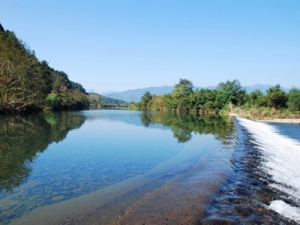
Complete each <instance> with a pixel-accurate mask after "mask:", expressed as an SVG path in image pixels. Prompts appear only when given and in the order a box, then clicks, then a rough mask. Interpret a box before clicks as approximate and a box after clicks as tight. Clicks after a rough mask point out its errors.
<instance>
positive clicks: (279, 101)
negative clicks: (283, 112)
mask: <svg viewBox="0 0 300 225" xmlns="http://www.w3.org/2000/svg"><path fill="white" fill-rule="evenodd" d="M266 97H267V100H268V105H269V106H270V107H273V108H275V109H279V108H286V106H287V100H288V96H287V94H286V93H285V92H284V91H283V90H282V89H281V88H280V85H279V84H277V85H275V86H274V87H270V88H269V89H268V90H267V96H266Z"/></svg>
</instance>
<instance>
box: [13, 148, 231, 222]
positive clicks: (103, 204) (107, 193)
mask: <svg viewBox="0 0 300 225" xmlns="http://www.w3.org/2000/svg"><path fill="white" fill-rule="evenodd" d="M220 151H221V152H222V154H220ZM231 154H232V151H230V150H224V149H222V147H221V145H219V144H215V145H212V146H207V148H206V150H205V152H204V153H203V155H201V156H200V157H199V160H198V161H197V162H195V163H193V164H192V166H190V167H188V169H185V170H184V171H182V170H180V164H179V162H181V163H182V157H183V155H180V154H179V155H177V156H176V157H175V158H173V159H172V160H170V161H168V162H165V163H163V164H161V165H158V166H157V167H155V168H153V169H152V170H150V171H148V172H147V173H146V174H143V175H139V176H135V177H132V178H129V179H127V180H124V181H121V182H119V183H118V184H115V185H112V186H108V187H106V188H103V189H101V190H98V191H95V192H93V193H90V194H87V195H84V196H80V197H77V198H74V199H70V200H67V201H63V202H60V203H57V204H52V205H47V206H44V207H40V208H36V209H34V210H32V211H31V212H30V213H29V214H27V215H25V216H23V217H21V218H19V219H17V220H14V221H12V223H11V224H31V225H35V224H38V225H42V224H44V225H49V224H64V225H67V224H89V225H90V224H110V225H119V224H197V223H198V221H199V219H201V218H202V217H203V215H204V213H205V211H206V210H207V208H208V207H209V205H210V204H211V203H212V201H213V199H214V197H215V196H216V195H218V193H219V191H220V188H221V186H222V185H223V184H225V183H226V182H227V180H228V179H229V175H230V172H231V171H232V168H231V164H230V162H229V160H228V159H229V158H230V156H231ZM166 171H167V172H166Z"/></svg>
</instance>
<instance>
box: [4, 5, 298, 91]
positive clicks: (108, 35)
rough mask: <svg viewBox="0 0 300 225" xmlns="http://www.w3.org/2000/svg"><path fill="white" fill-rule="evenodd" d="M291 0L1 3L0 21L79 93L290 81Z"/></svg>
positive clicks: (294, 47) (294, 46) (294, 36)
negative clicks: (180, 83)
mask: <svg viewBox="0 0 300 225" xmlns="http://www.w3.org/2000/svg"><path fill="white" fill-rule="evenodd" d="M299 11H300V1H298V0H290V1H279V0H273V1H260V0H253V1H239V0H231V1H221V0H219V1H216V0H203V1H196V0H191V1H177V0H165V1H159V0H151V1H150V0H148V1H146V0H127V1H122V0H110V1H96V0H87V1H84V2H83V1H78V0H66V1H57V0H51V1H50V0H45V1H34V0H32V1H22V0H10V1H4V2H2V3H1V7H0V23H1V24H2V25H3V27H4V28H5V29H8V30H10V31H13V32H15V33H16V35H17V36H18V37H19V38H21V39H22V40H23V41H24V42H25V43H27V44H28V46H29V47H30V48H31V49H32V50H34V51H35V53H36V55H37V57H38V58H39V59H40V60H46V61H47V62H49V65H50V66H51V67H53V68H55V69H56V70H62V71H64V72H66V73H67V74H68V76H69V78H70V79H71V80H73V81H75V82H78V83H81V84H82V85H83V86H84V87H85V88H86V89H87V90H94V91H97V92H105V91H110V90H115V91H123V90H128V89H136V88H144V87H151V86H153V87H160V86H164V85H168V86H172V85H174V84H176V83H177V82H178V81H179V79H180V78H185V79H188V80H190V81H192V82H193V84H194V85H195V86H198V87H205V86H216V85H217V84H218V83H219V82H222V81H226V80H233V79H237V80H239V81H240V82H241V84H242V85H243V86H246V85H254V84H270V85H275V84H280V85H281V86H283V87H287V88H291V87H293V86H295V87H299V86H300V63H299V62H300V42H299V40H300V29H299V24H300V14H299Z"/></svg>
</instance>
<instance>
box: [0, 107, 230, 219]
mask: <svg viewBox="0 0 300 225" xmlns="http://www.w3.org/2000/svg"><path fill="white" fill-rule="evenodd" d="M0 119H1V121H2V123H1V125H0V126H1V127H0V128H1V130H0V132H1V136H0V138H1V145H0V160H1V165H0V167H1V169H0V185H1V187H0V191H1V192H0V223H1V224H82V223H84V224H94V223H98V224H108V223H110V224H127V223H128V224H129V222H128V221H132V222H130V223H131V224H132V223H140V222H141V221H145V220H146V219H147V220H149V219H151V216H152V220H151V221H150V222H152V223H153V221H161V220H162V218H163V219H164V220H166V219H168V220H169V224H172V220H173V222H174V221H175V222H178V224H179V223H185V222H184V221H192V222H195V221H197V220H198V219H200V218H201V216H202V215H203V213H204V212H205V209H206V208H207V207H208V206H209V205H210V204H211V202H212V200H213V198H214V197H215V196H216V195H218V192H219V189H220V187H221V186H222V185H224V184H225V183H226V182H227V179H228V177H229V176H230V173H231V171H232V164H231V162H230V159H231V157H232V154H233V152H234V150H235V140H234V137H235V131H234V127H233V125H232V123H230V122H228V121H227V120H224V119H222V118H212V117H210V118H208V117H200V116H196V115H176V114H164V113H142V112H135V111H126V110H125V111H124V110H91V111H82V112H73V113H49V114H42V115H32V116H29V117H1V118H0ZM227 119H228V118H227ZM195 187H197V188H195ZM179 203H181V205H180V204H179ZM197 207H198V208H197ZM176 210H177V211H176ZM174 212H177V213H175V214H176V215H177V217H176V215H173V214H174ZM137 213H138V215H139V216H140V217H138V216H136V215H137ZM172 213H173V214H172ZM183 215H184V216H183ZM133 219H136V220H137V219H138V221H135V222H134V220H133ZM180 219H183V222H179V220H180ZM148 222H149V221H148ZM173 224H174V223H173Z"/></svg>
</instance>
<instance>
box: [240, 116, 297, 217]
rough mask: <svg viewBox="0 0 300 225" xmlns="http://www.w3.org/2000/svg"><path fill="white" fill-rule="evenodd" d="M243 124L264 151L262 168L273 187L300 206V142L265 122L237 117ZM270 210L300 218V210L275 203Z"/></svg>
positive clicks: (281, 203) (276, 201)
mask: <svg viewBox="0 0 300 225" xmlns="http://www.w3.org/2000/svg"><path fill="white" fill-rule="evenodd" d="M237 120H238V121H239V123H240V125H242V126H243V127H245V128H246V129H247V130H248V132H249V133H250V134H252V135H253V138H254V142H255V143H256V144H257V145H258V147H259V148H260V149H261V151H262V152H263V155H264V156H263V157H264V160H263V168H262V169H265V170H266V172H267V173H268V174H270V175H271V176H272V178H273V180H274V181H276V182H277V183H273V184H270V185H271V186H272V187H273V188H276V189H278V190H280V191H283V192H285V193H287V194H288V195H289V196H290V197H291V198H292V199H293V200H295V202H296V203H297V204H298V206H299V207H300V143H299V141H296V140H294V139H291V138H288V137H286V136H284V135H281V134H279V133H278V131H277V130H276V129H275V128H274V127H272V126H270V125H268V124H265V123H261V122H254V121H251V120H246V119H243V118H237ZM269 208H270V209H272V210H275V211H276V212H278V213H280V214H281V215H283V216H284V217H287V218H289V219H293V220H295V218H300V208H295V207H292V206H290V205H289V204H287V203H285V202H282V201H278V200H274V201H272V202H271V204H270V206H269ZM297 221H299V220H297Z"/></svg>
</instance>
